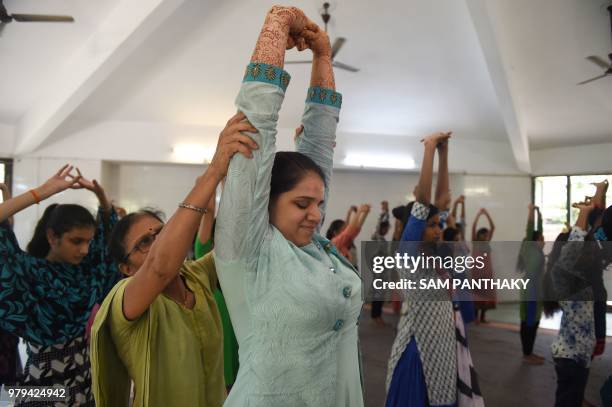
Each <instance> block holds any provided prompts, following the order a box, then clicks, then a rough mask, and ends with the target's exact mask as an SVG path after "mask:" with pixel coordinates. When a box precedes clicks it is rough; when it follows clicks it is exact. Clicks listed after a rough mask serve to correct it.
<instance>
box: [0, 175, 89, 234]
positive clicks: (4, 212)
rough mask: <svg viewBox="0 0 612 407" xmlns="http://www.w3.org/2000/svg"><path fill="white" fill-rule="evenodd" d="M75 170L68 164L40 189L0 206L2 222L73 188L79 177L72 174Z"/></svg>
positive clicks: (0, 220)
mask: <svg viewBox="0 0 612 407" xmlns="http://www.w3.org/2000/svg"><path fill="white" fill-rule="evenodd" d="M73 168H74V167H73V166H71V165H68V164H66V165H64V166H63V167H62V168H60V169H59V171H58V172H56V173H55V174H54V175H53V176H52V177H51V178H49V179H48V180H47V181H45V183H44V184H42V185H40V186H39V187H37V188H34V189H31V190H29V191H28V192H26V193H23V194H21V195H18V196H16V197H14V198H11V199H8V200H6V201H4V202H2V203H1V204H0V222H4V221H5V220H7V219H8V218H10V217H11V216H13V215H14V214H16V213H18V212H20V211H22V210H24V209H25V208H27V207H29V206H31V205H34V204H37V203H40V202H41V201H44V200H45V199H47V198H49V197H51V196H53V195H55V194H57V193H59V192H62V191H64V190H66V189H68V188H70V187H72V186H73V185H74V184H75V183H76V181H77V176H76V175H73V174H72V170H73Z"/></svg>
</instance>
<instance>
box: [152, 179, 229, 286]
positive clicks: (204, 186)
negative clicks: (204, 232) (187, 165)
mask: <svg viewBox="0 0 612 407" xmlns="http://www.w3.org/2000/svg"><path fill="white" fill-rule="evenodd" d="M221 178H222V177H220V176H217V175H216V174H215V172H214V170H211V169H210V168H209V169H208V170H207V171H206V173H204V175H203V176H202V177H200V178H199V179H198V180H197V182H196V185H195V186H194V187H193V189H192V190H191V192H189V194H188V195H187V197H185V200H184V203H186V204H189V205H192V206H195V207H198V208H205V207H206V205H207V204H208V202H209V200H210V199H211V197H212V196H214V194H215V191H216V188H217V185H218V184H219V182H220V181H221ZM201 217H202V214H201V213H199V212H198V211H195V210H192V209H187V208H178V209H177V210H176V212H175V213H174V215H172V218H170V220H169V221H168V223H167V224H166V226H164V228H163V229H162V232H161V233H160V234H159V236H158V237H157V239H156V241H155V243H154V244H153V246H152V247H151V251H150V252H149V255H148V256H147V259H146V261H145V263H144V264H143V266H142V268H143V269H150V270H152V271H154V272H155V274H157V276H158V277H160V278H161V279H162V280H164V281H170V280H172V279H173V278H174V277H175V276H176V275H177V274H178V273H179V271H180V268H181V264H182V263H183V261H184V260H185V255H186V253H187V251H188V250H189V248H190V247H191V243H192V240H193V236H194V234H195V233H196V230H197V229H198V225H199V224H200V220H201Z"/></svg>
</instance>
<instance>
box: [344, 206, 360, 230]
mask: <svg viewBox="0 0 612 407" xmlns="http://www.w3.org/2000/svg"><path fill="white" fill-rule="evenodd" d="M356 216H357V207H356V206H355V205H351V206H350V207H349V208H348V211H346V219H345V220H344V225H345V226H348V225H349V224H350V223H351V220H352V219H353V218H355V217H356Z"/></svg>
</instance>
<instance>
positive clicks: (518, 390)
mask: <svg viewBox="0 0 612 407" xmlns="http://www.w3.org/2000/svg"><path fill="white" fill-rule="evenodd" d="M512 310H513V308H512V307H510V306H509V305H504V306H502V307H501V308H500V309H498V310H494V311H491V312H490V314H488V317H489V319H490V320H491V321H492V322H491V323H490V324H486V325H472V324H470V326H469V328H468V341H469V345H470V350H471V353H472V358H473V361H474V366H475V368H476V370H477V372H478V377H479V383H480V388H481V390H482V393H483V396H484V399H485V404H486V405H487V406H494V407H506V406H508V407H511V406H512V407H515V406H517V405H519V406H521V407H531V406H533V407H535V406H537V407H541V406H552V405H553V404H554V392H555V388H556V377H555V371H554V366H553V362H552V358H551V356H550V344H551V342H552V341H553V339H554V337H555V335H556V330H554V329H546V328H541V329H540V330H539V331H538V337H537V339H536V344H535V351H534V352H535V353H538V354H540V355H542V356H545V357H546V363H545V364H544V365H541V366H532V365H526V364H524V363H523V362H522V360H521V356H522V353H521V343H520V339H519V334H518V325H517V324H516V322H517V319H518V310H515V312H516V313H515V314H514V315H515V317H513V318H511V316H512V315H511V314H512ZM385 311H387V310H385ZM383 318H384V319H385V321H386V322H387V323H388V325H387V326H385V327H378V326H376V325H375V324H374V323H373V322H372V320H371V319H370V317H369V309H367V308H365V309H364V311H363V313H362V316H361V321H360V331H359V335H360V341H361V349H362V358H363V366H364V380H365V398H366V400H365V401H366V406H367V407H382V406H384V401H385V377H386V374H387V358H388V356H389V351H390V349H391V345H392V344H393V339H394V337H395V328H394V327H395V324H396V322H397V317H396V316H394V315H390V314H389V313H387V312H385V315H384V316H383ZM511 319H512V321H511ZM610 325H611V324H610V321H608V328H609V327H610ZM610 375H612V338H608V341H607V344H606V352H605V353H604V355H603V356H601V357H598V358H597V359H595V361H594V362H593V364H592V367H591V371H590V375H589V382H588V385H587V389H586V395H585V398H586V399H587V400H588V401H589V402H591V403H592V404H594V405H596V406H600V405H601V399H600V396H599V390H600V389H601V386H602V385H603V383H604V381H605V380H606V378H607V377H608V376H610Z"/></svg>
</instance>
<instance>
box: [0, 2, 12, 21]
mask: <svg viewBox="0 0 612 407" xmlns="http://www.w3.org/2000/svg"><path fill="white" fill-rule="evenodd" d="M11 21H13V19H12V18H11V16H9V14H8V11H6V7H4V4H2V1H1V0H0V22H2V23H10V22H11Z"/></svg>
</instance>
